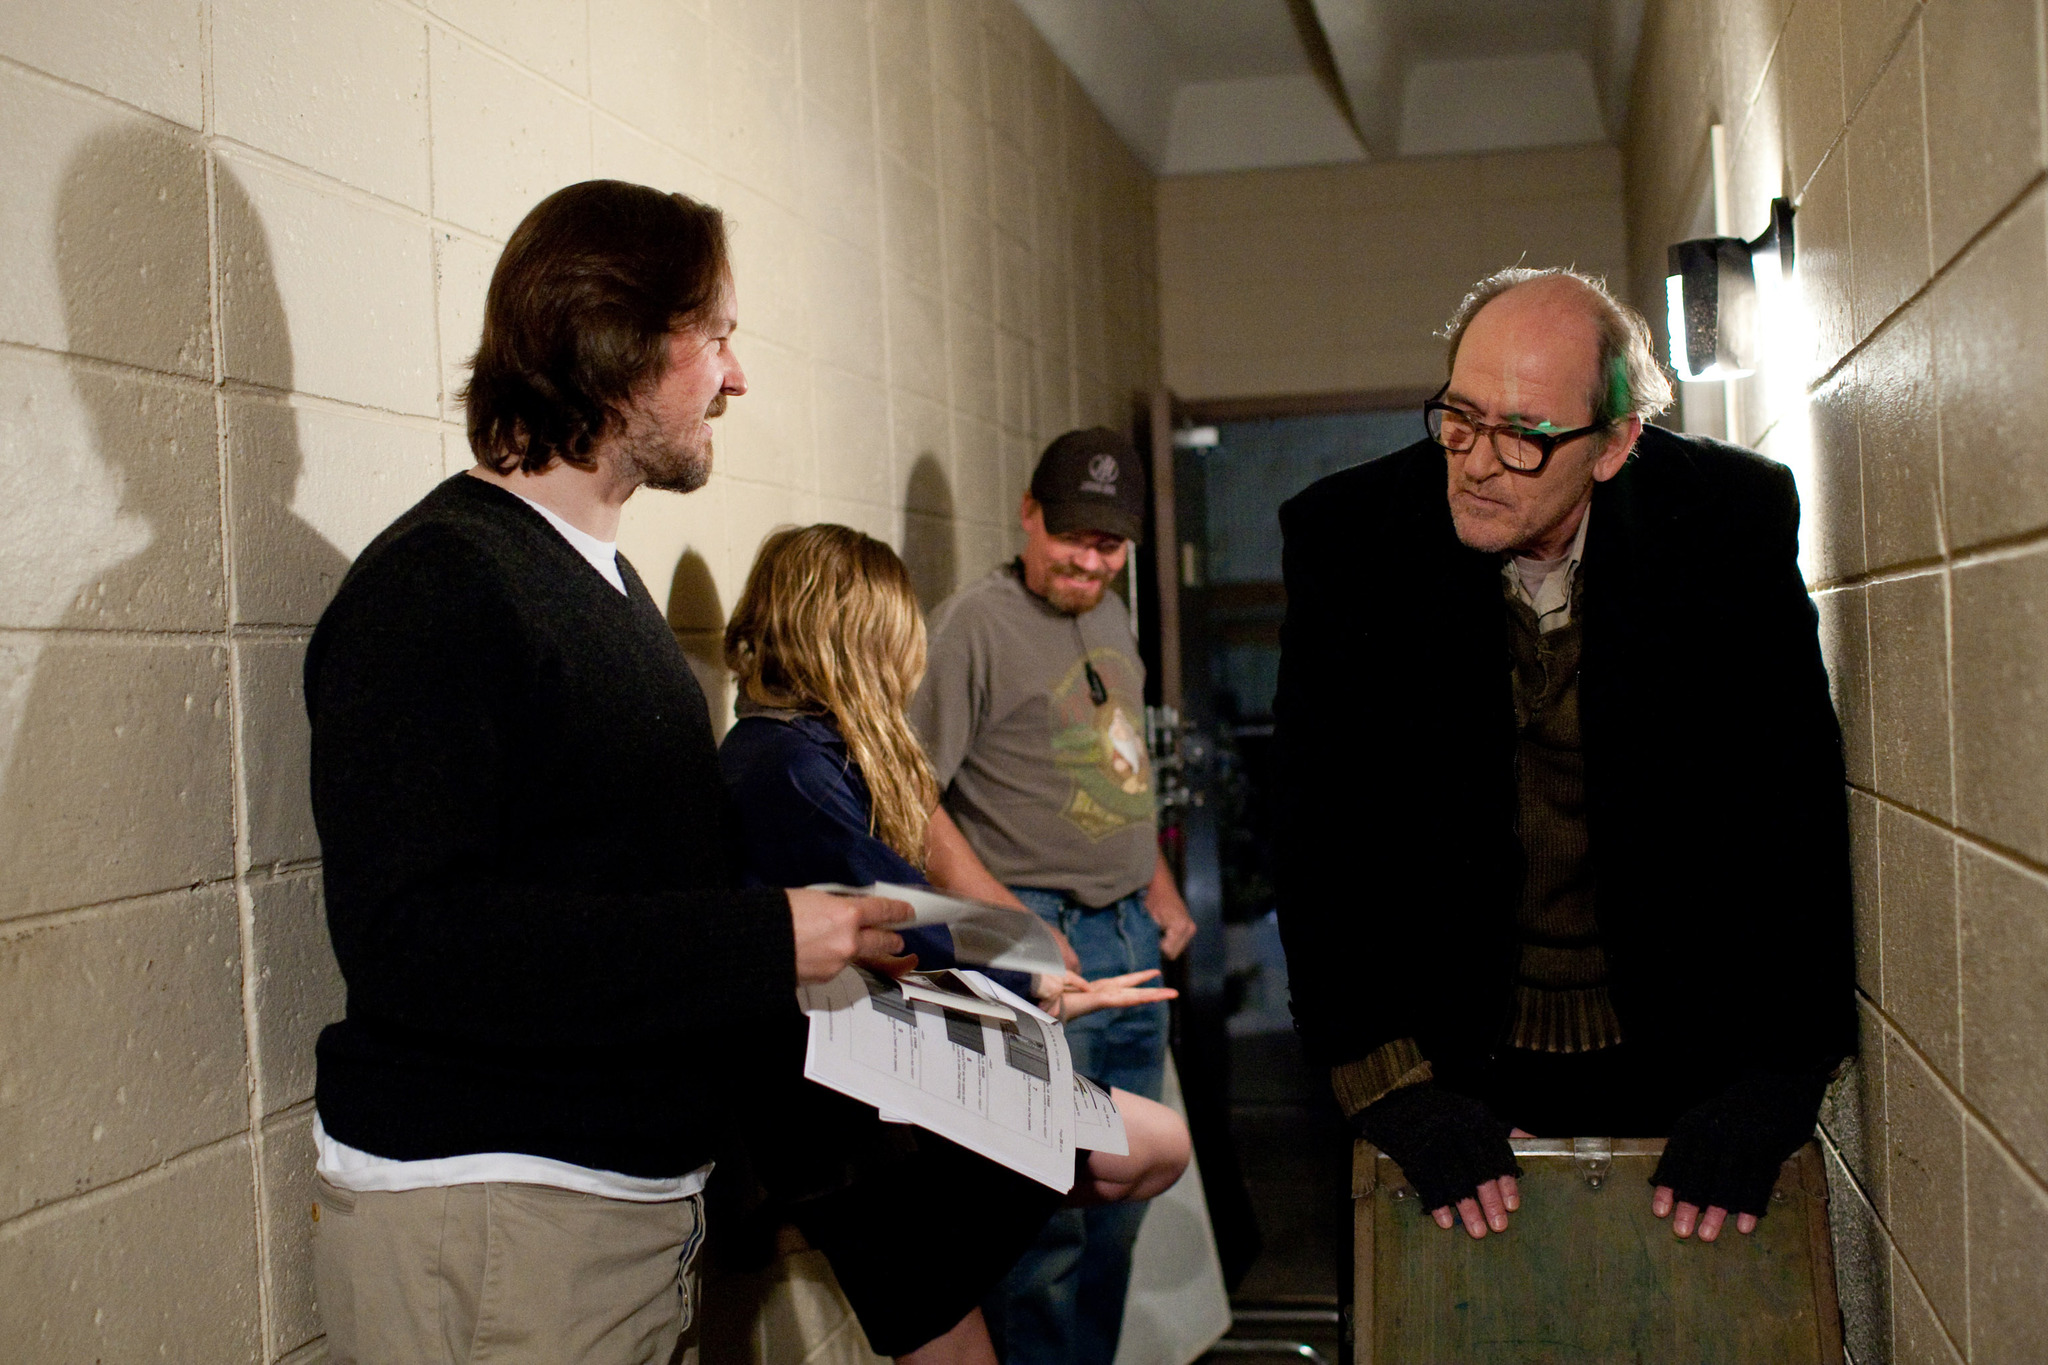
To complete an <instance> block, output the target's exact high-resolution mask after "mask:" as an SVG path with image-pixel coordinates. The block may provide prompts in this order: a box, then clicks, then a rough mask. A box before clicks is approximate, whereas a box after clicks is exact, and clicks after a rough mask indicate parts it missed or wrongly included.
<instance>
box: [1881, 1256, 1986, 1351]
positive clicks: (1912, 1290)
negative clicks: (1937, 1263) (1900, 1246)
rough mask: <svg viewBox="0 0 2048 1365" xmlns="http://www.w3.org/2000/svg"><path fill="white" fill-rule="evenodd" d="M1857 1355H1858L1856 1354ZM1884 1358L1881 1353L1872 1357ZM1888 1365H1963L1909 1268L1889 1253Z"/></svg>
mask: <svg viewBox="0 0 2048 1365" xmlns="http://www.w3.org/2000/svg"><path fill="white" fill-rule="evenodd" d="M1859 1358H1860V1357H1859ZM1872 1358H1873V1359H1876V1360H1884V1359H1886V1358H1887V1357H1885V1356H1884V1355H1882V1354H1878V1355H1874V1356H1873V1357H1872ZM1889 1359H1890V1361H1891V1365H1963V1358H1962V1356H1961V1355H1960V1354H1958V1352H1957V1351H1956V1348H1955V1343H1954V1342H1953V1341H1951V1340H1950V1339H1949V1335H1948V1333H1947V1332H1944V1331H1943V1330H1942V1328H1941V1322H1940V1320H1939V1319H1938V1318H1936V1317H1935V1316H1934V1305H1933V1304H1930V1303H1929V1302H1927V1296H1926V1295H1925V1294H1923V1293H1921V1292H1920V1286H1919V1285H1918V1284H1917V1283H1915V1282H1914V1280H1913V1271H1912V1267H1911V1266H1909V1265H1907V1264H1906V1258H1905V1257H1903V1256H1901V1255H1899V1254H1898V1252H1897V1251H1896V1250H1894V1251H1893V1253H1892V1339H1891V1355H1890V1357H1889Z"/></svg>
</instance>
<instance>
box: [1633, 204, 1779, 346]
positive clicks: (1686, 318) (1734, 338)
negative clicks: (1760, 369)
mask: <svg viewBox="0 0 2048 1365" xmlns="http://www.w3.org/2000/svg"><path fill="white" fill-rule="evenodd" d="M1666 260H1667V268H1668V269H1669V271H1670V274H1669V275H1667V276H1666V277H1665V279H1664V297H1665V304H1666V307H1667V309H1668V313H1667V320H1666V327H1667V331H1668V332H1669V334H1670V338H1671V368H1672V369H1674V370H1676V371H1677V372H1678V377H1679V378H1680V379H1686V380H1710V379H1740V378H1742V377H1743V376H1744V375H1747V374H1752V373H1754V372H1755V370H1756V354H1757V338H1758V333H1759V330H1760V329H1761V328H1765V327H1771V326H1774V325H1778V318H1777V316H1776V315H1777V314H1778V312H1779V302H1780V300H1782V299H1783V298H1784V297H1785V293H1786V289H1785V286H1786V284H1787V283H1788V282H1789V281H1790V280H1791V278H1792V264H1793V262H1792V204H1791V202H1790V201H1789V200H1785V199H1773V200H1772V201H1771V222H1770V226H1769V227H1766V228H1765V229H1764V230H1763V235H1761V236H1759V237H1758V238H1756V240H1754V241H1744V240H1743V239H1742V238H1740V237H1696V238H1694V239H1693V240H1691V241H1689V242H1680V243H1678V244H1677V245H1676V246H1674V247H1672V248H1671V249H1670V251H1669V252H1668V254H1667V257H1666Z"/></svg>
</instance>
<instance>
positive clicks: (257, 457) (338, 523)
mask: <svg viewBox="0 0 2048 1365" xmlns="http://www.w3.org/2000/svg"><path fill="white" fill-rule="evenodd" d="M228 469H229V479H228V511H229V516H230V525H231V526H232V527H233V529H234V538H235V575H236V583H235V590H236V617H237V619H239V620H241V621H244V622H250V623H260V624H264V625H296V626H310V625H313V624H315V623H316V622H318V621H319V619H320V613H321V612H322V611H323V610H325V609H326V606H327V603H328V600H329V599H330V598H332V597H333V596H334V590H335V589H336V588H337V587H339V586H340V584H341V578H342V575H343V574H345V573H346V572H348V566H349V562H350V561H351V560H352V559H354V558H355V556H356V555H358V554H360V553H361V552H362V550H363V547H364V546H366V545H368V544H369V543H370V541H371V540H373V539H375V538H376V536H377V534H378V532H380V531H382V530H383V529H384V528H385V527H386V526H388V525H390V524H391V522H392V521H393V520H395V519H396V518H397V517H398V515H399V514H400V513H401V512H403V511H405V510H406V509H407V508H409V507H411V506H412V505H413V504H414V503H416V502H418V501H419V500H420V499H421V498H422V497H425V496H426V494H427V493H428V492H430V491H431V490H432V489H433V487H434V485H435V484H436V483H438V482H440V479H441V437H440V433H439V432H438V431H437V430H435V429H434V428H432V427H429V426H426V425H423V424H422V425H414V424H411V423H406V422H393V421H386V420H381V419H378V418H375V417H371V416H368V415H359V414H356V413H352V412H348V411H345V410H337V409H334V408H331V407H325V406H316V405H304V406H299V405H290V404H286V403H282V402H277V401H274V400H271V399H268V398H258V397H253V396H252V397H239V396H238V397H235V398H233V399H231V400H230V401H229V407H228Z"/></svg>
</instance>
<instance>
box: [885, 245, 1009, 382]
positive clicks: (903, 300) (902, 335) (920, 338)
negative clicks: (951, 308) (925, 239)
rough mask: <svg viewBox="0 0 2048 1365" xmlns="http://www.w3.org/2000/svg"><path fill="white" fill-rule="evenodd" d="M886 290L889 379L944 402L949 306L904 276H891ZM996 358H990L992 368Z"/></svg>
mask: <svg viewBox="0 0 2048 1365" xmlns="http://www.w3.org/2000/svg"><path fill="white" fill-rule="evenodd" d="M887 288H888V308H889V315H888V316H889V380H890V382H891V383H892V384H893V385H896V386H898V387H901V388H907V389H909V390H910V391H911V392H913V393H921V394H923V395H924V396H925V397H927V398H931V399H935V400H938V401H940V402H944V401H945V399H946V392H947V387H948V383H947V375H946V306H945V304H943V303H941V302H940V301H939V299H938V298H937V297H936V296H934V295H931V294H927V293H925V292H924V291H923V290H921V289H919V288H917V287H916V286H915V285H913V284H912V283H911V282H910V281H908V280H906V279H904V278H903V277H902V276H901V275H891V276H890V277H889V281H888V286H887ZM983 326H984V327H986V326H987V324H986V323H984V324H983ZM993 359H994V357H993V356H992V355H991V356H990V361H991V368H993ZM984 406H987V405H984Z"/></svg>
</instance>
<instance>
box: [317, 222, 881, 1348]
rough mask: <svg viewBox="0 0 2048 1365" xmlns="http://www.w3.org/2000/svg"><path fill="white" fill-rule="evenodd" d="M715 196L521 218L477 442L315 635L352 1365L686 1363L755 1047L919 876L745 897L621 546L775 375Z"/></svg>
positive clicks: (321, 1134)
mask: <svg viewBox="0 0 2048 1365" xmlns="http://www.w3.org/2000/svg"><path fill="white" fill-rule="evenodd" d="M736 323H737V313H736V304H735V300H734V297H733V289H732V280H731V275H730V271H729V270H728V268H727V263H726V250H725V234H724V225H723V220H722V218H721V216H720V215H719V213H718V211H717V210H716V209H712V208H709V207H706V206H705V205H702V204H698V203H696V202H694V201H692V200H690V199H687V198H685V197H684V196H682V195H676V194H662V193H659V192H657V191H654V190H650V189H646V188H644V187H640V186H635V185H626V184H622V183H619V182H616V181H592V182H588V183H585V184H581V185H573V186H570V187H569V188H567V189H564V190H561V191H559V192H558V193H556V194H554V195H552V196H550V197H549V198H548V199H546V200H544V201H542V203H541V204H540V205H539V206H537V207H536V208H535V209H534V210H533V212H532V213H530V214H529V215H528V216H527V218H526V220H525V221H524V222H523V223H521V224H520V226H519V228H518V229H517V231H515V232H514V233H513V235H512V238H511V241H510V242H509V243H508V244H507V246H506V248H505V253H504V255H503V257H502V258H501V259H500V261H499V263H498V267H497V271H496V273H495V274H494V276H493V278H492V281H491V287H490V293H489V296H488V301H487V304H486V310H485V321H484V335H483V339H482V344H481V346H480V347H479V349H478V351H477V355H476V358H475V360H474V362H473V367H472V378H471V381H470V385H469V389H468V393H467V403H468V414H469V433H470V444H471V447H472V449H473V450H474V451H475V453H476V456H477V464H476V466H475V467H474V468H473V469H471V470H469V471H467V472H466V473H463V474H459V475H457V476H456V477H454V478H452V479H449V480H448V481H447V482H445V483H443V484H442V485H441V486H440V487H439V488H437V489H436V490H435V491H434V492H433V493H431V494H429V495H428V496H427V497H426V498H425V499H424V500H422V501H421V502H420V504H419V505H418V506H416V507H414V508H413V509H412V510H411V511H409V512H407V513H406V514H405V515H404V516H402V517H400V518H399V519H398V520H397V521H396V522H395V523H393V524H392V526H391V527H390V528H389V529H387V530H386V531H385V532H384V533H383V534H382V535H380V536H379V537H378V538H377V539H376V541H375V542H373V543H372V544H371V545H370V547H369V548H368V549H367V550H365V551H364V552H363V554H362V557H361V558H360V559H358V560H357V561H356V563H355V566H354V567H353V568H352V569H351V571H350V572H349V574H348V576H347V578H346V580H345V581H344V582H343V584H342V586H341V589H340V591H339V593H338V594H337V595H336V597H335V600H334V602H333V604H332V605H331V606H330V607H329V608H328V609H327V612H326V614H325V615H324V616H323V617H322V618H321V621H320V626H319V629H318V630H317V631H316V632H315V634H314V637H313V642H312V645H311V647H310V649H309V651H308V653H307V657H306V707H307V712H308V714H309V715H310V717H311V719H312V728H313V766H312V785H313V810H314V817H315V819H316V821H317V822H318V826H319V830H320V838H321V844H322V851H323V854H324V857H325V872H326V892H327V914H328V929H329V934H330V936H331V937H332V939H333V942H334V951H335V956H336V958H337V960H338V961H339V962H340V965H341V970H342V975H343V976H344V977H345V978H346V980H347V983H348V1013H347V1017H346V1018H345V1019H344V1020H343V1021H342V1022H341V1023H338V1024H335V1025H333V1026H332V1027H330V1028H328V1029H327V1030H326V1031H325V1032H324V1033H322V1035H321V1037H320V1042H319V1050H318V1057H319V1080H318V1086H317V1092H316V1103H317V1107H318V1113H317V1115H316V1119H315V1126H314V1135H315V1142H316V1145H317V1147H318V1161H319V1207H318V1210H317V1218H318V1221H317V1223H316V1224H315V1233H316V1237H315V1273H316V1279H317V1289H318V1294H319V1300H320V1306H321V1312H322V1316H323V1318H324V1320H325V1323H326V1326H327V1330H328V1333H329V1337H330V1343H329V1344H330V1352H331V1358H333V1359H335V1360H337V1361H340V1362H351V1361H359V1362H362V1363H363V1365H371V1362H378V1363H379V1365H382V1362H393V1363H394V1365H396V1363H397V1362H411V1361H417V1360H425V1359H436V1360H438V1359H444V1358H449V1359H454V1360H458V1361H466V1360H469V1359H471V1358H472V1356H475V1357H477V1358H482V1357H485V1356H488V1357H489V1358H490V1359H492V1360H509V1361H522V1362H524V1361H531V1362H535V1363H536V1365H540V1363H541V1362H546V1363H547V1365H557V1363H558V1362H562V1361H569V1360H576V1361H602V1362H618V1363H619V1365H627V1363H628V1362H631V1363H633V1365H640V1363H641V1362H648V1361H652V1362H655V1365H663V1363H664V1362H667V1361H668V1360H669V1359H670V1356H671V1353H673V1352H675V1351H676V1350H677V1349H678V1346H677V1343H678V1341H679V1340H680V1339H681V1337H682V1333H683V1332H684V1331H685V1330H686V1329H687V1327H688V1325H689V1320H690V1317H691V1315H692V1311H693V1303H692V1280H691V1278H690V1274H691V1261H692V1258H693V1257H694V1255H695V1252H696V1249H697V1246H698V1244H699V1242H700V1240H701V1237H702V1230H703V1224H702V1212H701V1210H702V1199H701V1195H700V1193H699V1192H700V1191H701V1189H702V1187H703V1183H704V1179H705V1175H706V1173H707V1171H708V1168H709V1166H708V1163H709V1159H710V1155H711V1151H712V1146H713V1142H714V1139H715V1136H716V1134H717V1133H718V1131H719V1129H720V1127H721V1123H722V1120H723V1117H724V1116H723V1115H722V1113H721V1110H723V1109H725V1108H727V1107H728V1106H729V1105H731V1104H732V1103H735V1102H736V1095H737V1091H736V1083H737V1082H738V1081H739V1076H738V1074H737V1069H736V1067H735V1065H734V1062H735V1059H736V1056H738V1055H740V1054H743V1052H744V1048H745V1043H746V1040H747V1038H748V1037H749V1035H750V1034H752V1033H754V1032H756V1031H759V1030H767V1029H770V1028H777V1027H781V1026H783V1025H785V1024H786V1022H787V1016H788V1014H789V1011H790V1009H791V1007H792V995H791V993H792V991H793V989H794V987H795V986H796V983H797V982H798V981H799V980H806V981H822V980H826V979H829V978H830V977H831V976H833V975H834V974H835V973H837V972H838V971H839V969H840V968H841V967H843V966H844V965H845V964H846V962H847V961H848V960H849V959H850V958H853V957H855V956H866V957H869V958H876V957H882V956H887V955H889V954H891V953H893V952H895V951H897V950H898V949H899V948H900V940H899V939H898V938H897V936H896V935H895V934H894V933H892V932H890V931H889V930H887V929H886V928H885V927H883V926H884V925H885V924H887V923H888V922H892V921H894V920H897V919H900V918H903V917H905V916H907V915H908V913H909V907H907V906H904V905H901V904H900V903H898V902H893V901H880V900H842V899H838V898H833V897H829V896H825V895H823V894H822V893H816V892H805V891H789V892H783V891H775V890H766V891H759V890H757V891H748V890H742V889H740V886H739V881H738V878H737V876H736V875H735V869H734V866H733V862H732V858H733V854H734V852H735V850H736V848H737V847H738V841H737V840H736V838H735V837H734V836H733V831H732V829H731V821H730V816H729V814H728V813H727V810H726V807H725V796H724V785H723V783H722V781H721V780H720V777H719V770H718V759H717V754H716V752H715V750H714V747H713V744H712V738H711V730H710V725H709V718H708V715H707V712H706V706H705V701H704V696H703V694H702V692H701V691H700V690H699V689H698V686H697V684H696V681H695V679H694V678H693V677H692V675H691V672H690V669H689V666H688V664H687V663H686V662H685V660H684V657H683V655H682V653H681V651H680V649H679V648H678V646H677V644H676V640H675V637H674V635H673V634H672V633H671V632H670V629H669V626H668V623H667V621H666V620H665V619H664V618H663V615H662V613H661V610H660V609H659V608H658V607H657V606H656V605H655V603H654V601H653V599H652V598H651V597H650V596H649V594H648V591H647V588H646V587H645V585H644V584H643V583H642V582H641V580H640V577H639V575H638V574H636V573H635V572H634V570H633V566H632V565H631V564H629V563H627V562H626V561H625V560H624V559H623V558H621V557H619V556H618V554H617V550H616V545H615V542H616V539H617V528H618V521H619V511H620V508H621V507H622V506H623V505H624V503H625V501H626V499H627V498H628V497H630V496H631V495H632V494H633V492H634V491H635V490H636V489H638V488H640V487H641V486H643V485H645V486H650V487H655V488H662V489H667V490H670V491H674V492H679V493H680V492H689V491H691V490H692V489H695V488H698V487H701V486H702V485H703V483H704V482H705V480H706V479H707V478H708V477H709V475H710V469H711V428H710V425H709V421H710V419H711V418H714V417H716V416H718V415H719V414H720V413H721V412H723V411H724V409H725V405H726V401H727V399H728V398H729V397H731V396H734V395H738V394H741V393H744V392H745V391H746V381H745V377H744V375H743V374H742V372H741V370H740V366H739V362H738V360H737V359H736V358H735V357H734V355H733V352H732V347H731V336H732V332H733V330H734V327H735V326H736Z"/></svg>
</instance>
